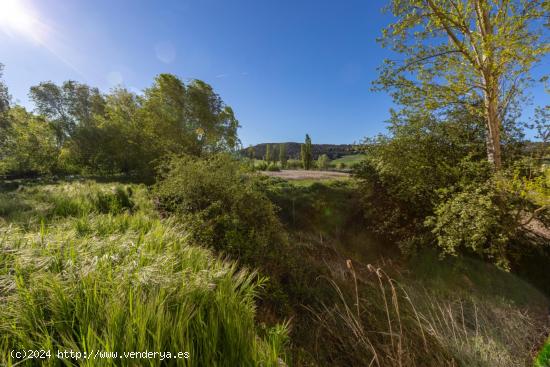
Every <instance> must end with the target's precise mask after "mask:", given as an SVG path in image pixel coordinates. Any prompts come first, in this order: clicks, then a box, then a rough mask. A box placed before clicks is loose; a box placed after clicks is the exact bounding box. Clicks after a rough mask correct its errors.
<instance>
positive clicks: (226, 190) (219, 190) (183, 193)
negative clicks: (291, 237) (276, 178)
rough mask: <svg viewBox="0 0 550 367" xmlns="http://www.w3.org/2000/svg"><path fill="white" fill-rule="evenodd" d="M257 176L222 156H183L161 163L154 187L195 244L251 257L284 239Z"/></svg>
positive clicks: (277, 247) (262, 254)
mask: <svg viewBox="0 0 550 367" xmlns="http://www.w3.org/2000/svg"><path fill="white" fill-rule="evenodd" d="M257 180H258V178H256V177H255V176H254V175H253V174H252V173H251V172H248V171H246V170H245V169H244V168H243V167H242V166H241V165H240V164H239V162H238V161H235V160H233V159H232V158H231V157H229V156H227V155H213V156H209V157H207V158H205V159H196V158H192V157H189V156H187V157H186V156H184V157H181V158H174V159H172V160H170V162H169V163H167V164H166V165H165V166H164V168H163V173H162V176H161V180H160V181H159V182H158V183H157V184H156V187H155V192H156V195H157V197H158V200H159V202H160V205H161V207H162V208H164V209H165V210H168V211H170V212H173V213H175V215H176V216H177V217H179V218H180V220H181V221H182V223H183V225H184V227H185V228H186V229H187V230H189V232H190V234H191V236H192V238H193V240H194V241H195V242H196V243H199V244H201V245H203V246H207V247H211V248H214V249H217V250H220V251H224V252H227V253H229V254H231V255H236V256H239V258H241V259H245V260H248V261H252V262H254V261H256V260H258V259H261V258H268V257H270V256H274V252H277V251H280V249H281V248H280V246H283V245H284V244H285V243H286V238H285V236H284V230H283V228H282V226H281V223H280V222H279V220H278V218H277V215H276V210H275V206H274V205H273V204H272V203H271V201H270V200H269V199H268V198H267V197H266V196H265V194H264V193H263V192H262V191H260V190H259V189H258V187H257Z"/></svg>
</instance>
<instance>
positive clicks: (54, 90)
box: [30, 80, 105, 147]
mask: <svg viewBox="0 0 550 367" xmlns="http://www.w3.org/2000/svg"><path fill="white" fill-rule="evenodd" d="M30 98H31V100H32V101H33V102H34V104H35V105H36V112H38V113H39V114H40V115H42V116H44V117H45V118H46V119H48V121H49V122H50V123H51V124H52V125H53V127H54V129H55V131H56V137H57V145H58V147H61V146H62V145H63V143H64V142H65V141H66V140H67V139H68V138H70V137H71V136H72V135H73V134H74V132H75V130H76V128H77V127H78V126H84V125H85V126H88V127H89V126H91V125H93V124H94V123H95V117H96V116H98V115H102V114H103V113H104V109H105V99H104V96H103V95H102V94H101V93H100V92H99V89H97V88H92V87H89V86H88V85H86V84H81V83H77V82H75V81H72V80H68V81H66V82H64V83H63V84H62V85H61V86H58V85H56V84H54V83H52V82H43V83H40V84H39V85H37V86H33V87H31V90H30Z"/></svg>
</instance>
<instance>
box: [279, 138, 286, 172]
mask: <svg viewBox="0 0 550 367" xmlns="http://www.w3.org/2000/svg"><path fill="white" fill-rule="evenodd" d="M279 161H280V162H281V167H282V168H285V167H286V161H287V157H286V144H285V143H281V144H279Z"/></svg>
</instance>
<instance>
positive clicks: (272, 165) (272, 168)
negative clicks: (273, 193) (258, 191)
mask: <svg viewBox="0 0 550 367" xmlns="http://www.w3.org/2000/svg"><path fill="white" fill-rule="evenodd" d="M280 170H281V169H280V168H279V165H278V164H277V163H270V164H269V165H268V166H267V171H270V172H279V171H280Z"/></svg>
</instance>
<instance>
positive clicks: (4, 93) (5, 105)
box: [0, 64, 11, 115]
mask: <svg viewBox="0 0 550 367" xmlns="http://www.w3.org/2000/svg"><path fill="white" fill-rule="evenodd" d="M3 71H4V65H3V64H0V115H2V114H4V113H5V112H6V111H7V110H8V109H9V108H10V102H11V97H10V94H9V92H8V87H7V86H6V84H5V83H4V81H3V80H2V75H3Z"/></svg>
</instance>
